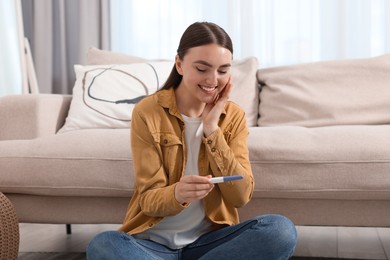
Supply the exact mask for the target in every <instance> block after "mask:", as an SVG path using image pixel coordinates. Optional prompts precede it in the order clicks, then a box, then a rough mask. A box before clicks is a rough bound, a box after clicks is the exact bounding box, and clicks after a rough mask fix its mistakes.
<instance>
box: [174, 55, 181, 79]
mask: <svg viewBox="0 0 390 260" xmlns="http://www.w3.org/2000/svg"><path fill="white" fill-rule="evenodd" d="M175 66H176V70H177V72H178V73H179V74H180V75H182V76H183V68H182V67H181V66H182V62H181V60H180V58H179V55H176V58H175Z"/></svg>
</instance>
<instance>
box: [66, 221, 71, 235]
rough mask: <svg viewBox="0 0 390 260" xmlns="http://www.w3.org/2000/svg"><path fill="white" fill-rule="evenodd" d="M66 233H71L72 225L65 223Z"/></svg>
mask: <svg viewBox="0 0 390 260" xmlns="http://www.w3.org/2000/svg"><path fill="white" fill-rule="evenodd" d="M66 234H67V235H71V234H72V226H71V224H66Z"/></svg>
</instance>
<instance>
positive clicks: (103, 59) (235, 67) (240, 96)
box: [87, 47, 259, 126]
mask: <svg viewBox="0 0 390 260" xmlns="http://www.w3.org/2000/svg"><path fill="white" fill-rule="evenodd" d="M139 59H142V58H139V57H135V56H129V55H125V54H120V53H116V52H111V51H103V50H99V49H97V48H95V47H91V48H89V49H88V53H87V62H88V64H90V65H92V64H93V65H96V64H110V63H113V64H115V63H131V62H134V61H135V60H139ZM257 69H258V62H257V59H256V58H255V57H250V58H246V59H242V60H236V61H233V64H232V69H231V70H232V71H231V73H232V83H233V86H234V87H233V90H232V93H231V94H230V100H232V101H234V102H235V103H237V104H238V105H239V106H240V107H241V108H242V109H243V110H244V111H245V115H246V119H247V124H248V126H256V125H257V119H258V116H259V111H258V109H259V88H258V83H257V79H256V71H257Z"/></svg>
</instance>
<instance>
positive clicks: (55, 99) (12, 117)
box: [0, 94, 72, 140]
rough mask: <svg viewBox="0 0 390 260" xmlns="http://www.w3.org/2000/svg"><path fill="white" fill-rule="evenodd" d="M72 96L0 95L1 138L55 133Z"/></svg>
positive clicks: (64, 115)
mask: <svg viewBox="0 0 390 260" xmlns="http://www.w3.org/2000/svg"><path fill="white" fill-rule="evenodd" d="M71 99H72V97H71V96H68V95H54V94H31V95H10V96H4V97H0V125H1V126H0V140H16V139H33V138H37V137H41V136H45V135H51V134H55V133H56V132H57V131H58V130H59V129H60V128H61V127H62V126H63V125H64V122H65V118H66V116H67V114H68V110H69V106H70V101H71Z"/></svg>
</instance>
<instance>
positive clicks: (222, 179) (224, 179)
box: [210, 175, 244, 183]
mask: <svg viewBox="0 0 390 260" xmlns="http://www.w3.org/2000/svg"><path fill="white" fill-rule="evenodd" d="M243 178H244V177H242V176H240V175H233V176H224V177H214V178H211V179H210V182H211V183H221V182H227V181H236V180H241V179H243Z"/></svg>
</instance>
